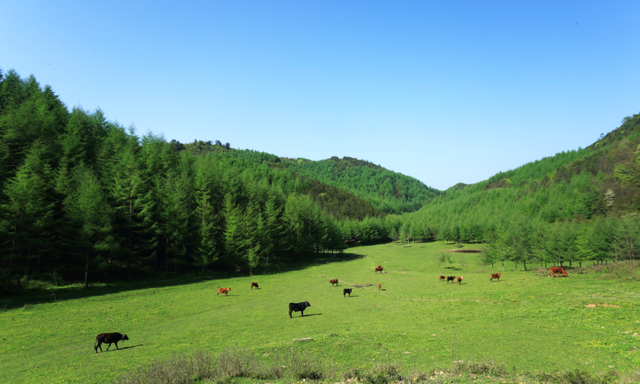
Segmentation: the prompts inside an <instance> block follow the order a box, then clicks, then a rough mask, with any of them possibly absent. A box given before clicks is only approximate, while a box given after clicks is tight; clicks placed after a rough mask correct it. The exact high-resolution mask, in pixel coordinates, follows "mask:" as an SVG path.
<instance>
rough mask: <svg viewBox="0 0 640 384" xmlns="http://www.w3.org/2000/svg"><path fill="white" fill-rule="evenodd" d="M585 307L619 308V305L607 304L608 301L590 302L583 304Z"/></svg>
mask: <svg viewBox="0 0 640 384" xmlns="http://www.w3.org/2000/svg"><path fill="white" fill-rule="evenodd" d="M585 307H587V308H596V307H610V308H620V306H619V305H614V304H609V303H590V304H587V305H585Z"/></svg>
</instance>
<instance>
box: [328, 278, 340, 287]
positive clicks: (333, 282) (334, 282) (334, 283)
mask: <svg viewBox="0 0 640 384" xmlns="http://www.w3.org/2000/svg"><path fill="white" fill-rule="evenodd" d="M329 282H330V283H331V285H333V286H334V287H335V286H336V285H338V279H331V280H329Z"/></svg>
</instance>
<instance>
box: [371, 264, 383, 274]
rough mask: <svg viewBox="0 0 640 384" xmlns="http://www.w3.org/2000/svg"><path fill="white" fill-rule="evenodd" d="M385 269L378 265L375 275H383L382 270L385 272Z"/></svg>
mask: <svg viewBox="0 0 640 384" xmlns="http://www.w3.org/2000/svg"><path fill="white" fill-rule="evenodd" d="M383 269H384V268H382V264H381V265H378V266H377V267H376V270H375V271H374V272H373V273H378V272H380V273H382V270H383Z"/></svg>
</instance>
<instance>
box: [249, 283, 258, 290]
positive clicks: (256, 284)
mask: <svg viewBox="0 0 640 384" xmlns="http://www.w3.org/2000/svg"><path fill="white" fill-rule="evenodd" d="M253 287H256V288H258V289H260V287H258V283H253V282H252V283H251V288H249V289H253Z"/></svg>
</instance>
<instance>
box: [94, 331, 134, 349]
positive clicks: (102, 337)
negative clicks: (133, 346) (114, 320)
mask: <svg viewBox="0 0 640 384" xmlns="http://www.w3.org/2000/svg"><path fill="white" fill-rule="evenodd" d="M120 340H122V341H124V340H129V338H128V337H127V334H126V333H125V334H124V335H123V334H122V333H118V332H113V333H101V334H99V335H98V336H96V343H95V345H94V346H93V349H95V350H96V353H98V348H100V352H102V343H105V344H106V343H109V345H108V346H107V351H108V350H109V347H111V344H112V343H115V344H116V349H120V348H118V341H120Z"/></svg>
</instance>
